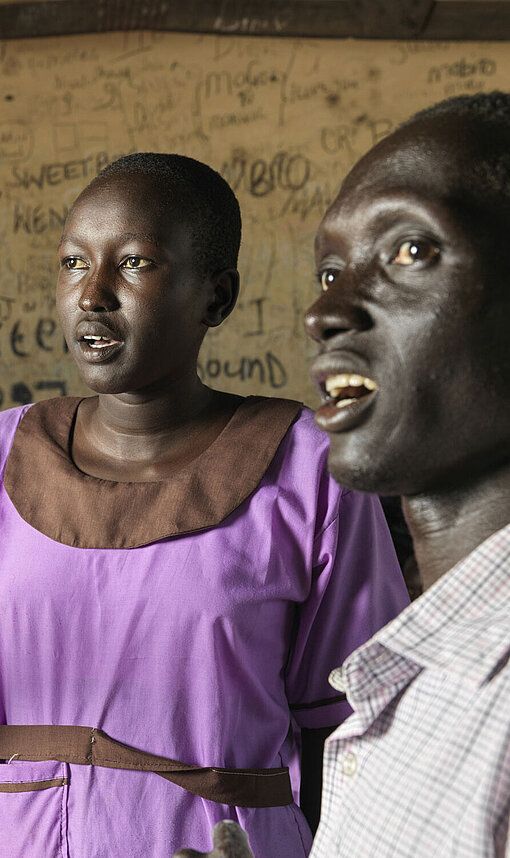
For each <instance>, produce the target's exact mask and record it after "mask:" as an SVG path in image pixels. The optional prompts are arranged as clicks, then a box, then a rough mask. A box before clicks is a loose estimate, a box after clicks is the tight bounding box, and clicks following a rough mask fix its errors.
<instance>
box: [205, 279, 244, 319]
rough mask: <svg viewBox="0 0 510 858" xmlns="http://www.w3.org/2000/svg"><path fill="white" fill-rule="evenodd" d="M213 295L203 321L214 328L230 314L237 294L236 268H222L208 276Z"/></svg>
mask: <svg viewBox="0 0 510 858" xmlns="http://www.w3.org/2000/svg"><path fill="white" fill-rule="evenodd" d="M210 282H211V284H212V286H213V289H214V297H213V300H212V301H211V303H210V304H209V306H208V307H207V310H206V312H205V315H204V318H203V320H202V321H203V323H204V325H207V327H208V328H216V327H217V326H218V325H221V323H222V322H223V321H224V319H226V318H227V316H229V315H230V313H231V312H232V310H233V309H234V307H235V304H236V301H237V296H238V295H239V272H238V271H237V269H236V268H224V269H223V271H219V272H218V273H217V274H214V275H213V276H212V277H211V278H210Z"/></svg>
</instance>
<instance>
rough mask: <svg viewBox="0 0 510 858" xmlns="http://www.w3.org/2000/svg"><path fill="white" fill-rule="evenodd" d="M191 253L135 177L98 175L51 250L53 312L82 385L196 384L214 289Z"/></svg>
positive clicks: (177, 226) (124, 388) (114, 389)
mask: <svg viewBox="0 0 510 858" xmlns="http://www.w3.org/2000/svg"><path fill="white" fill-rule="evenodd" d="M191 247H192V245H191V238H190V235H189V231H188V230H187V229H186V226H185V225H184V224H182V223H179V222H178V220H177V219H176V218H172V217H171V216H170V215H169V214H168V213H167V211H165V210H164V207H163V205H162V201H161V198H160V197H159V191H158V187H157V184H156V183H155V182H154V181H153V180H152V179H148V178H147V177H145V176H143V175H139V174H128V173H126V174H122V175H116V176H107V177H104V178H102V179H101V180H100V181H99V182H97V183H95V184H93V185H92V186H91V187H88V188H86V189H85V191H84V192H83V193H82V194H81V195H80V197H78V200H77V201H76V203H75V204H74V206H73V208H72V209H71V212H70V213H69V216H68V218H67V222H66V225H65V228H64V234H63V236H62V240H61V242H60V245H59V259H60V273H59V277H58V282H57V308H58V313H59V316H60V320H61V323H62V328H63V331H64V336H65V338H66V341H67V344H68V346H69V350H70V352H71V354H72V356H73V358H74V360H75V361H76V364H77V366H78V369H79V371H80V374H81V376H82V378H83V380H84V382H85V383H86V384H87V385H88V386H89V387H90V388H92V389H93V390H95V391H97V392H98V393H131V392H142V391H144V390H146V391H148V390H154V391H156V390H159V389H164V388H166V387H168V386H169V385H173V384H175V383H176V382H179V381H180V380H183V379H185V378H189V377H190V376H193V377H194V375H195V367H196V360H197V356H198V351H199V348H200V344H201V342H202V339H203V337H204V334H205V332H206V330H207V327H208V324H210V323H207V321H206V319H207V311H208V307H209V306H210V304H211V302H213V300H214V285H213V284H212V283H211V282H209V281H207V280H206V281H205V282H204V280H203V278H201V277H199V275H198V274H197V273H196V271H195V266H194V260H193V254H192V250H191Z"/></svg>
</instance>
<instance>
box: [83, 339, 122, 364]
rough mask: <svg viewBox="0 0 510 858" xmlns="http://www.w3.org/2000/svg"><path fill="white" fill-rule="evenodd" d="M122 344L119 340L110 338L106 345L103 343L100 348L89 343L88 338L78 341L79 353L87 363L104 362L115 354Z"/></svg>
mask: <svg viewBox="0 0 510 858" xmlns="http://www.w3.org/2000/svg"><path fill="white" fill-rule="evenodd" d="M123 345H124V343H123V342H121V341H120V340H112V342H111V343H109V344H108V345H106V344H105V345H103V346H101V348H97V347H95V346H93V345H91V343H90V342H89V341H88V340H79V341H78V346H79V348H80V352H81V355H82V357H83V358H84V359H85V360H86V361H87V362H88V363H104V362H105V361H108V360H110V359H111V358H113V357H115V356H116V355H117V353H118V352H119V351H120V349H122V347H123Z"/></svg>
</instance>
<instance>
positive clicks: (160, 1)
mask: <svg viewBox="0 0 510 858" xmlns="http://www.w3.org/2000/svg"><path fill="white" fill-rule="evenodd" d="M109 30H168V31H174V32H188V33H189V32H191V33H216V34H228V33H230V34H237V35H256V36H308V37H310V36H312V37H317V36H320V37H334V38H344V37H349V36H352V37H355V38H366V39H445V40H446V39H455V40H462V41H465V40H472V39H475V40H479V39H490V40H504V39H510V0H184V2H183V0H154V2H153V0H31V2H30V0H27V2H25V0H17V2H4V0H0V38H26V37H31V36H60V35H67V34H71V33H99V32H105V31H109Z"/></svg>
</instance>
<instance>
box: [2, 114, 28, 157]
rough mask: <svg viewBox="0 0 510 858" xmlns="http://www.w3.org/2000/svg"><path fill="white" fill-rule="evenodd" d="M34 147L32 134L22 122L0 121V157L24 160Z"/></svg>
mask: <svg viewBox="0 0 510 858" xmlns="http://www.w3.org/2000/svg"><path fill="white" fill-rule="evenodd" d="M33 148H34V134H33V131H32V129H31V128H29V127H28V126H27V125H25V124H24V123H23V122H0V158H5V160H6V161H25V160H26V159H27V158H29V157H30V155H31V154H32V151H33Z"/></svg>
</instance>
